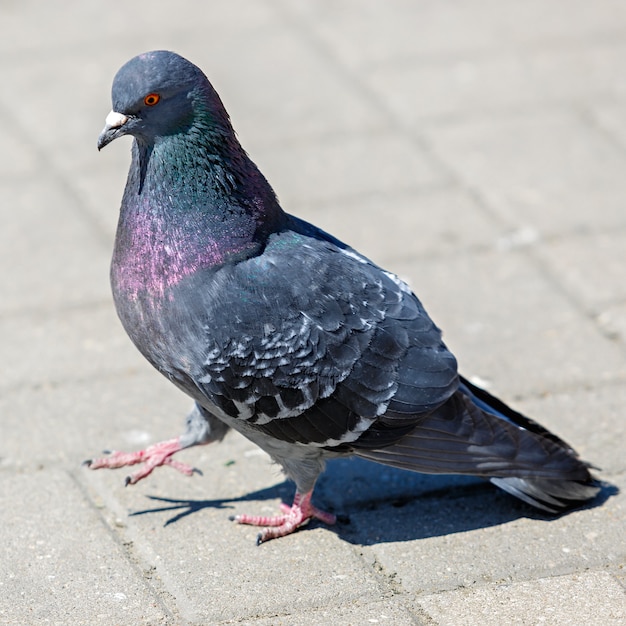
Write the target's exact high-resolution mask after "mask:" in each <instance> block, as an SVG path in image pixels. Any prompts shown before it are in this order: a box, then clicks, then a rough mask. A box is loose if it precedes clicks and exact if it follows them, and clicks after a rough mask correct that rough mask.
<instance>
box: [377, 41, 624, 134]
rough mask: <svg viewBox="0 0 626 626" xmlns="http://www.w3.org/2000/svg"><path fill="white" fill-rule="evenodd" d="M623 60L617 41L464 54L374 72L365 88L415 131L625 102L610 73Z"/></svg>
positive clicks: (615, 74) (620, 82)
mask: <svg viewBox="0 0 626 626" xmlns="http://www.w3.org/2000/svg"><path fill="white" fill-rule="evenodd" d="M625 60H626V46H624V45H622V44H621V43H620V42H619V40H617V41H615V42H613V43H608V42H606V41H598V42H593V43H591V42H590V43H589V44H587V45H580V46H576V47H569V46H567V47H564V48H558V47H556V48H555V47H549V48H547V49H539V50H533V51H529V50H511V51H506V52H501V53H499V54H495V55H487V56H485V55H484V54H480V53H479V54H477V55H472V54H464V55H459V56H458V57H453V58H451V59H449V60H448V61H447V62H441V61H436V62H432V63H429V62H428V61H424V60H416V59H414V58H411V59H406V60H404V61H403V62H399V63H398V62H393V63H390V64H382V65H377V66H375V67H374V68H373V69H372V70H371V71H370V72H368V73H367V75H366V81H367V85H368V86H369V88H370V89H371V90H372V91H373V92H375V93H376V94H377V97H378V99H379V100H380V101H381V102H384V103H385V104H386V105H387V106H388V107H389V108H390V110H391V111H393V113H394V115H395V116H396V117H397V118H398V119H399V120H401V122H402V123H405V124H406V123H407V122H408V123H409V124H410V125H412V126H413V127H414V128H415V129H418V130H419V129H420V128H421V127H423V126H424V125H428V124H430V123H437V122H446V121H448V120H452V121H456V120H458V119H471V118H472V117H473V116H477V117H479V118H482V117H485V116H489V115H492V114H496V115H497V114H501V113H502V112H503V111H524V112H526V111H528V110H532V109H538V108H541V107H559V106H560V107H563V106H566V107H571V106H582V105H588V104H593V103H595V102H597V101H598V100H600V101H602V100H604V99H606V98H607V97H623V96H624V95H625V94H626V79H624V77H623V76H622V75H621V73H620V72H619V71H617V70H616V68H617V67H620V66H621V65H622V64H623V63H624V61H625ZM573 68H575V71H573ZM424 93H428V94H429V97H428V98H424Z"/></svg>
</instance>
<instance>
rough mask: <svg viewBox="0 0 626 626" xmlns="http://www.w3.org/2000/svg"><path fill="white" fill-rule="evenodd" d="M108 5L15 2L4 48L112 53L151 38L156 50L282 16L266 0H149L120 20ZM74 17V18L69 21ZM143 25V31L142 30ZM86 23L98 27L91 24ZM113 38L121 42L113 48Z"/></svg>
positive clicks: (7, 22) (9, 9)
mask: <svg viewBox="0 0 626 626" xmlns="http://www.w3.org/2000/svg"><path fill="white" fill-rule="evenodd" d="M107 9H108V7H107V6H106V5H102V4H100V3H97V2H96V3H84V2H79V1H77V0H64V2H63V8H62V11H60V10H59V8H58V7H52V6H40V4H39V3H38V2H33V1H30V2H26V3H25V4H24V5H20V6H19V10H18V9H16V8H15V7H13V6H10V5H9V6H8V7H6V8H5V10H4V16H3V17H4V19H3V29H2V30H3V32H4V35H5V36H4V37H3V39H2V49H3V50H7V51H10V52H16V51H19V52H20V53H22V55H27V54H29V53H31V54H34V53H36V52H38V51H40V50H41V49H47V50H55V49H65V48H67V47H69V46H82V47H83V49H93V48H94V47H100V48H104V47H107V49H108V50H109V51H111V54H115V53H116V51H117V50H118V46H119V44H121V43H123V42H124V40H126V41H133V40H134V42H135V45H136V46H137V45H141V44H142V43H143V44H144V45H145V42H146V40H151V41H152V45H151V46H150V49H155V47H156V45H157V44H158V43H159V42H161V47H165V48H167V46H166V45H165V44H166V43H167V41H168V40H169V41H172V40H174V41H178V43H179V45H180V44H181V43H183V42H184V41H185V39H189V38H190V37H191V36H195V37H193V38H195V39H196V40H197V41H198V40H200V41H202V42H204V41H210V35H211V33H212V32H215V33H219V32H220V31H222V32H223V31H224V30H225V29H226V30H231V31H232V30H236V29H237V27H238V25H240V24H243V25H248V26H249V25H254V26H255V27H257V28H258V27H263V26H264V25H266V24H268V22H269V21H270V20H271V19H275V17H276V16H275V13H274V12H273V11H272V10H271V9H270V8H269V7H268V4H267V3H266V2H263V1H259V2H245V3H244V4H243V5H242V4H241V3H232V2H227V1H225V0H216V2H214V3H212V4H211V6H210V7H208V6H206V7H199V6H198V5H197V4H196V3H194V2H192V1H191V0H183V1H182V2H180V3H179V4H177V10H176V11H172V7H171V5H170V4H168V3H167V2H165V1H163V0H156V1H155V2H151V3H150V10H149V11H148V10H147V6H146V5H145V4H144V3H136V4H134V5H133V6H129V7H127V8H126V10H125V12H124V17H125V19H120V15H119V13H118V12H117V11H111V10H107ZM68 16H71V19H67V17H68ZM52 23H55V24H56V23H58V24H59V28H58V29H52V28H50V27H49V26H50V24H52ZM139 23H141V24H142V28H141V29H138V28H137V24H139ZM86 24H90V25H91V26H92V28H91V29H88V28H85V27H84V25H86ZM112 42H116V44H118V46H112V45H111V44H112ZM146 49H147V48H146ZM138 52H139V50H138V51H137V53H138Z"/></svg>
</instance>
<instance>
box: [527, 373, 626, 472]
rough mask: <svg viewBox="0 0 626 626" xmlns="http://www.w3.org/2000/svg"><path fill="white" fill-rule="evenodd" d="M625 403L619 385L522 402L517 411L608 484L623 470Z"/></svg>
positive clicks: (624, 391) (624, 392)
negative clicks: (546, 430)
mask: <svg viewBox="0 0 626 626" xmlns="http://www.w3.org/2000/svg"><path fill="white" fill-rule="evenodd" d="M625 402H626V389H625V388H624V386H623V385H620V384H618V385H606V386H604V387H603V386H596V387H595V388H581V389H576V390H572V391H568V392H566V393H547V394H545V395H543V396H541V397H531V398H523V399H521V400H520V401H519V402H517V403H516V407H517V408H518V409H519V410H520V411H522V413H525V414H527V415H530V416H535V417H536V418H537V420H538V421H539V422H541V423H542V424H544V425H545V426H547V427H548V428H550V429H551V430H553V431H554V432H555V433H557V434H558V435H559V436H561V437H562V438H563V439H564V440H565V441H567V442H568V443H569V444H570V445H572V446H573V447H574V448H575V449H576V450H577V452H578V453H579V454H580V456H581V457H582V458H583V459H585V460H586V461H589V462H590V463H592V464H593V465H596V466H598V467H599V468H600V470H601V471H600V472H598V476H599V477H600V478H602V479H606V480H609V481H610V480H611V476H614V475H616V474H620V473H622V472H624V470H625V469H626V458H625V456H624V445H623V442H624V441H626V424H625V422H624V416H623V413H624V411H623V407H624V403H625Z"/></svg>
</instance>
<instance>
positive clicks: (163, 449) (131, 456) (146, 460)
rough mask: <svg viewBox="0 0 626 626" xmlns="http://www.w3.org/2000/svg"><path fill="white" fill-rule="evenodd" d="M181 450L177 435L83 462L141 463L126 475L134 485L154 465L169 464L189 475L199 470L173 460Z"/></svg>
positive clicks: (101, 464)
mask: <svg viewBox="0 0 626 626" xmlns="http://www.w3.org/2000/svg"><path fill="white" fill-rule="evenodd" d="M180 450H182V446H181V445H180V439H179V437H176V439H168V440H167V441H161V442H160V443H155V444H154V445H152V446H150V447H148V448H146V449H145V450H139V451H137V452H112V453H111V454H110V455H109V456H106V457H103V458H100V459H89V460H87V461H85V462H84V463H83V465H86V466H87V467H88V468H89V469H94V470H95V469H102V468H109V469H115V468H118V467H127V466H128V465H136V464H137V463H143V464H144V465H143V467H142V468H140V469H138V470H137V471H136V472H134V473H133V474H131V475H130V476H127V477H126V485H134V484H135V483H136V482H139V481H140V480H141V479H142V478H145V477H146V476H148V475H149V474H151V473H152V470H153V469H154V468H155V467H159V466H160V465H169V466H170V467H173V468H174V469H177V470H178V471H179V472H182V473H183V474H186V475H187V476H191V475H192V474H193V473H194V472H200V470H197V469H195V468H193V467H191V465H187V463H181V462H180V461H175V460H174V459H173V458H172V456H173V455H174V454H176V453H177V452H179V451H180Z"/></svg>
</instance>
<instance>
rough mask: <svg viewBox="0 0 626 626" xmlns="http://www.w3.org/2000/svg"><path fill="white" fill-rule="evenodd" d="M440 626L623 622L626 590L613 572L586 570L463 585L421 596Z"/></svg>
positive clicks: (427, 609)
mask: <svg viewBox="0 0 626 626" xmlns="http://www.w3.org/2000/svg"><path fill="white" fill-rule="evenodd" d="M418 604H419V606H421V607H422V608H423V609H425V611H426V612H427V613H428V615H429V617H430V618H431V619H432V620H433V621H434V622H435V623H436V624H439V625H440V626H445V625H446V624H449V625H450V626H452V625H454V626H457V625H461V624H476V623H481V624H485V625H491V624H493V625H494V626H500V625H501V624H511V625H513V624H515V625H519V626H522V625H527V624H547V625H548V624H552V625H554V626H557V625H560V624H597V625H598V626H604V625H605V624H607V625H608V624H615V625H616V626H617V624H623V623H624V620H626V594H625V593H624V590H623V589H622V588H621V587H620V586H619V584H618V583H617V582H616V581H615V579H614V578H612V577H611V576H610V575H609V574H606V573H604V572H584V573H580V574H571V575H569V576H559V577H555V578H540V579H538V580H532V581H523V582H516V583H512V584H499V585H488V586H483V587H478V588H472V589H458V590H456V591H451V592H448V593H441V594H436V595H432V596H428V597H426V598H420V599H419V600H418Z"/></svg>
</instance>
